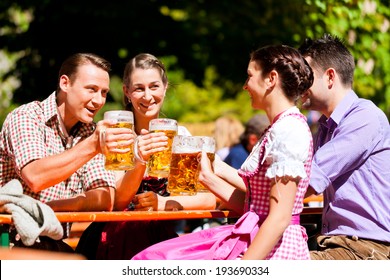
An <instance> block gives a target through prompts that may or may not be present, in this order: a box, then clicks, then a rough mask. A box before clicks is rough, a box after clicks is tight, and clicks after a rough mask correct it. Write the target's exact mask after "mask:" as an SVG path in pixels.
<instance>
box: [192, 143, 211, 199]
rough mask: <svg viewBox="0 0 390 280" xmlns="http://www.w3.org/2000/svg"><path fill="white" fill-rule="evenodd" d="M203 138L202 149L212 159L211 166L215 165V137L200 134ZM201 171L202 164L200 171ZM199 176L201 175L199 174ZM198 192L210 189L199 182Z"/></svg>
mask: <svg viewBox="0 0 390 280" xmlns="http://www.w3.org/2000/svg"><path fill="white" fill-rule="evenodd" d="M199 137H200V138H201V139H202V143H203V144H202V150H203V151H205V152H206V153H207V157H208V158H209V160H210V163H211V166H213V163H214V159H215V139H214V137H209V136H199ZM199 171H200V165H199V168H198V172H199ZM198 177H199V176H198ZM196 190H197V192H209V189H208V188H207V187H205V186H203V185H202V183H200V182H198V183H197V185H196Z"/></svg>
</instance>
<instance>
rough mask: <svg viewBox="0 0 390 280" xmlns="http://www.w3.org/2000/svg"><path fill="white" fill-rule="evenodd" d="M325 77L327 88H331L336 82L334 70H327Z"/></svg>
mask: <svg viewBox="0 0 390 280" xmlns="http://www.w3.org/2000/svg"><path fill="white" fill-rule="evenodd" d="M325 75H326V76H327V83H328V87H329V88H331V87H332V86H333V84H334V82H335V80H336V70H335V69H334V68H329V69H327V70H326V71H325Z"/></svg>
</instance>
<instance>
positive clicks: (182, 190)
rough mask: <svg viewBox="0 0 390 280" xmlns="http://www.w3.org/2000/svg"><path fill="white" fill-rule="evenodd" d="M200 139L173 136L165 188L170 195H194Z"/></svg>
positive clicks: (200, 147) (200, 146)
mask: <svg viewBox="0 0 390 280" xmlns="http://www.w3.org/2000/svg"><path fill="white" fill-rule="evenodd" d="M202 145H203V142H202V139H201V138H199V137H194V136H183V135H177V136H175V137H174V138H173V143H172V158H171V167H170V172H169V176H168V186H167V190H168V191H169V193H170V194H171V195H195V194H196V184H197V182H198V176H199V172H198V166H199V158H200V153H201V151H202Z"/></svg>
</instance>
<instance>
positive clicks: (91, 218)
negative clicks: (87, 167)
mask: <svg viewBox="0 0 390 280" xmlns="http://www.w3.org/2000/svg"><path fill="white" fill-rule="evenodd" d="M321 213H322V207H305V208H304V209H303V212H302V214H301V216H302V217H301V218H302V219H303V220H304V216H306V215H309V216H313V215H316V216H320V215H321ZM55 215H56V216H57V218H58V220H59V221H60V222H61V223H67V222H69V223H77V222H110V221H139V220H187V219H215V218H237V217H239V215H238V214H237V213H235V212H234V211H220V210H180V211H112V212H56V213H55ZM10 224H12V215H11V214H0V233H1V236H0V239H1V246H8V245H9V234H8V230H9V225H10Z"/></svg>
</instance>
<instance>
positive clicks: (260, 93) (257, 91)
mask: <svg viewBox="0 0 390 280" xmlns="http://www.w3.org/2000/svg"><path fill="white" fill-rule="evenodd" d="M247 72H248V78H247V80H246V82H245V85H244V90H246V91H248V93H249V96H250V97H251V101H252V108H253V109H264V98H265V93H266V91H267V84H266V79H267V78H264V77H263V75H262V71H261V68H260V66H259V65H258V64H257V63H256V62H255V61H253V60H252V61H250V62H249V65H248V70H247Z"/></svg>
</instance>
